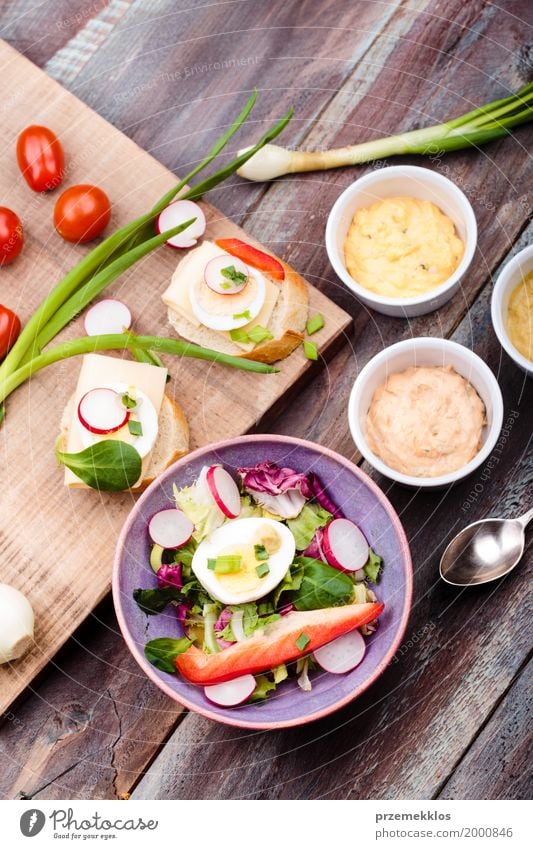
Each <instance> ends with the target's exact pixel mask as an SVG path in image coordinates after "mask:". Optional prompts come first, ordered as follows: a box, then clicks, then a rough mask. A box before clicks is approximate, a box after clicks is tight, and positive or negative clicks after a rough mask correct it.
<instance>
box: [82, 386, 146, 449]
mask: <svg viewBox="0 0 533 849" xmlns="http://www.w3.org/2000/svg"><path fill="white" fill-rule="evenodd" d="M99 389H110V390H112V391H113V392H115V393H116V404H117V408H121V409H123V410H125V409H126V408H125V407H124V404H123V402H122V396H123V395H124V394H126V393H127V394H128V395H130V396H131V397H134V399H135V401H136V406H135V407H134V408H133V409H130V410H129V412H130V415H129V417H128V420H127V421H126V422H125V424H124V425H123V426H122V427H120V428H118V429H114V430H113V431H110V432H108V433H105V432H102V433H95V432H94V431H93V430H89V429H88V428H87V427H85V426H84V425H83V423H82V421H81V420H80V417H79V416H78V419H77V421H78V427H79V433H80V438H81V442H82V445H83V447H84V448H89V446H90V445H94V444H95V443H96V442H101V441H102V440H103V439H116V440H119V441H120V442H127V443H128V444H129V445H133V447H134V448H135V450H136V451H137V452H138V453H139V454H140V456H141V457H146V455H147V454H149V453H150V451H151V450H152V448H153V447H154V444H155V441H156V439H157V434H158V430H159V420H158V415H157V413H156V409H155V407H154V405H153V404H152V402H151V401H150V399H149V397H148V396H147V395H146V394H145V393H144V392H142V390H140V389H138V388H137V387H131V386H128V385H127V384H126V383H113V384H109V385H104V386H102V387H99Z"/></svg>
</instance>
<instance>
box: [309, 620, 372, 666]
mask: <svg viewBox="0 0 533 849" xmlns="http://www.w3.org/2000/svg"><path fill="white" fill-rule="evenodd" d="M365 651H366V644H365V641H364V639H363V637H362V636H361V634H360V632H359V631H348V633H347V634H343V635H342V637H337V639H336V640H333V642H331V643H326V645H325V646H320V648H319V649H315V651H314V652H313V655H314V658H315V660H316V662H317V663H318V665H319V666H321V667H322V669H324V670H325V671H326V672H332V673H333V674H334V675H341V674H342V673H343V672H350V671H351V670H352V669H355V667H356V666H359V664H360V663H361V661H362V659H363V658H364V656H365Z"/></svg>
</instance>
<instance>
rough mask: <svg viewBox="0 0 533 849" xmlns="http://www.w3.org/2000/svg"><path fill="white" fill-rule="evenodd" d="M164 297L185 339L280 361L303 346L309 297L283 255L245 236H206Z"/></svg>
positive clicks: (181, 265) (179, 269)
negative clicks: (247, 240)
mask: <svg viewBox="0 0 533 849" xmlns="http://www.w3.org/2000/svg"><path fill="white" fill-rule="evenodd" d="M163 301H164V303H165V304H166V305H167V306H168V316H169V320H170V323H171V324H172V326H173V327H174V329H175V330H176V332H177V333H178V334H179V335H180V336H181V337H183V338H184V339H187V340H188V341H190V342H196V343H197V344H200V345H205V346H207V347H209V348H212V349H214V350H215V351H220V352H222V353H225V354H232V355H234V356H239V357H245V358H250V359H254V360H258V361H260V362H264V363H274V362H276V361H277V360H282V359H285V357H288V356H289V354H291V353H292V352H293V351H294V350H295V348H297V347H298V346H299V345H301V343H302V340H303V338H304V330H305V326H306V321H307V312H308V302H309V296H308V291H307V285H306V283H305V281H304V280H303V279H302V278H301V277H300V275H299V274H297V273H296V272H295V271H293V270H292V269H291V268H290V267H289V266H288V265H286V264H285V263H284V262H282V261H281V260H278V259H276V258H275V257H273V256H271V255H270V254H267V253H265V252H264V251H261V250H259V249H258V248H256V247H254V246H252V245H249V244H247V243H245V242H242V241H241V240H240V239H220V240H218V241H216V242H211V241H208V240H204V241H203V242H202V243H201V244H200V245H199V246H198V247H195V248H193V249H192V250H190V251H189V252H188V253H187V254H186V255H185V256H184V257H183V259H181V260H180V262H179V263H178V266H177V268H176V271H175V272H174V274H173V276H172V280H171V283H170V286H169V287H168V289H167V290H166V292H165V293H164V295H163Z"/></svg>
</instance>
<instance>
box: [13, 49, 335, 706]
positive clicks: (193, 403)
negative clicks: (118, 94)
mask: <svg viewBox="0 0 533 849" xmlns="http://www.w3.org/2000/svg"><path fill="white" fill-rule="evenodd" d="M0 69H1V71H0V73H1V76H2V82H3V90H4V92H7V94H6V96H5V97H4V98H3V100H2V102H1V103H0V113H1V120H0V144H1V159H0V205H3V206H8V207H10V208H12V209H14V210H15V211H16V212H17V213H18V215H19V216H20V218H21V220H22V222H23V226H24V229H25V235H26V245H25V249H24V252H23V254H22V255H21V257H19V259H18V260H17V261H16V262H15V263H14V264H13V265H12V266H10V267H8V268H3V269H1V270H0V302H1V303H4V304H5V305H7V306H9V307H10V308H11V309H14V310H15V311H16V312H17V313H18V314H19V315H20V317H21V319H22V321H23V322H24V321H25V320H26V319H27V318H28V316H29V315H30V314H31V313H32V312H33V311H34V309H35V307H36V306H37V304H38V303H39V302H40V300H41V299H42V298H43V296H44V295H45V294H46V292H47V291H48V290H49V289H50V288H51V287H52V286H53V285H54V284H55V283H56V282H57V281H58V280H59V279H60V278H61V277H62V276H63V275H64V274H65V273H66V271H67V270H68V269H69V268H70V267H71V266H72V265H73V264H74V263H75V262H77V261H78V260H79V258H81V257H82V256H83V255H84V253H85V252H86V250H87V248H84V247H76V246H73V245H69V244H67V243H66V242H64V241H63V240H62V239H61V238H60V237H59V236H58V235H57V234H56V233H55V231H54V228H53V224H52V214H53V207H54V203H55V200H56V199H57V196H58V192H57V191H56V192H54V193H50V194H46V195H37V194H34V193H33V192H31V191H30V189H29V188H28V186H27V185H26V183H25V182H24V181H23V179H22V177H21V175H20V173H19V170H18V168H17V164H16V158H15V145H16V139H17V136H18V134H19V132H20V131H21V130H22V129H23V128H24V127H26V126H27V125H29V124H44V125H46V126H49V127H51V128H52V129H53V130H54V131H55V132H56V133H57V135H58V136H59V137H60V139H61V141H62V143H63V146H64V149H65V157H66V177H65V180H64V183H63V187H67V186H68V185H74V184H76V183H96V184H97V185H99V186H101V187H102V188H103V189H105V191H106V192H107V193H108V195H109V197H110V199H111V202H112V204H113V217H112V223H111V226H110V229H114V228H117V227H119V226H122V225H123V224H125V223H126V222H127V221H129V220H131V219H133V218H135V217H136V216H137V215H139V214H141V213H143V212H145V211H146V210H147V209H149V208H150V207H151V206H152V205H153V203H154V202H155V201H156V200H157V199H158V198H159V197H160V196H161V195H162V194H163V193H164V192H166V191H167V190H168V189H169V188H171V187H172V185H174V184H175V181H176V177H175V176H174V175H173V174H172V173H171V172H170V171H168V170H167V169H166V168H164V167H163V166H162V165H161V164H160V163H159V162H157V161H156V160H155V159H153V158H152V157H151V156H150V155H149V154H148V153H146V152H145V151H143V150H141V149H140V148H139V147H137V145H136V144H134V142H132V141H131V140H130V139H128V138H127V137H126V136H124V135H123V134H122V133H120V132H119V131H118V130H116V129H115V128H114V127H112V126H111V125H110V124H108V123H107V122H106V121H104V120H103V119H102V118H100V117H99V116H98V115H97V114H96V113H95V112H93V111H92V110H91V109H89V108H88V107H87V106H85V105H84V104H83V103H81V101H79V100H78V99H77V98H76V97H74V96H73V95H72V94H70V93H69V92H68V91H66V90H65V89H63V88H62V87H61V86H60V85H58V84H57V83H56V82H54V81H53V80H51V79H50V78H49V77H47V76H46V74H44V73H43V72H42V71H41V70H40V69H39V68H37V67H35V66H34V65H33V64H31V62H29V61H28V60H27V59H25V58H24V57H23V56H21V55H20V54H19V53H17V52H16V51H14V50H13V49H12V48H10V47H9V46H8V45H7V44H5V43H4V42H1V41H0ZM204 153H205V151H204V150H201V149H198V150H194V151H191V159H196V158H200V157H201V156H202V155H203V154H204ZM204 208H205V211H206V214H207V217H208V222H209V227H208V233H207V235H208V236H210V237H222V236H240V237H241V238H245V236H244V233H243V232H242V230H241V229H240V228H239V227H237V226H236V225H235V224H233V223H232V222H231V221H229V220H228V219H227V218H225V217H224V216H223V215H222V213H220V212H219V211H218V210H216V209H215V208H214V207H212V206H210V205H209V204H205V206H204ZM246 238H248V237H246ZM248 241H250V239H249V238H248ZM177 258H178V254H177V252H176V251H173V250H170V249H167V248H164V247H163V248H161V249H160V250H159V251H158V252H156V253H153V254H151V255H150V256H149V257H147V258H145V260H143V261H142V262H140V263H138V264H137V265H136V266H135V267H134V269H133V270H131V271H130V272H129V273H127V274H126V275H124V276H123V277H122V278H121V279H119V280H118V281H116V282H115V284H114V285H113V286H112V287H111V288H110V289H109V292H112V293H114V294H115V295H116V296H117V297H120V298H122V299H123V300H124V301H126V303H127V304H128V305H129V307H130V308H131V310H132V313H133V315H134V317H135V327H134V329H135V330H136V331H137V332H139V333H159V334H161V335H169V336H171V335H172V332H171V328H170V327H169V325H168V322H167V318H166V308H165V307H164V305H163V303H162V301H161V293H162V292H163V290H164V289H165V288H166V285H167V283H168V281H169V279H170V276H171V274H172V272H173V270H174V268H175V265H176V262H177ZM315 312H321V313H323V315H324V317H325V319H326V324H325V328H324V329H323V330H322V331H320V333H318V334H316V336H314V337H313V339H314V340H316V342H317V344H318V346H319V349H320V351H321V354H322V355H325V354H327V351H328V349H329V351H330V352H331V351H332V350H333V348H334V343H335V341H336V340H338V339H339V337H340V336H341V335H342V333H343V332H344V331H345V330H346V328H347V327H348V325H349V324H350V321H351V319H350V317H349V316H348V315H347V314H346V313H344V312H343V311H342V310H340V309H339V308H338V307H337V306H336V305H335V304H333V303H332V302H331V301H330V300H328V298H326V297H325V296H324V295H323V294H321V293H320V292H319V291H317V290H316V289H314V288H312V287H310V314H313V313H315ZM83 334H84V331H83V326H82V323H81V321H80V320H79V319H78V320H77V321H76V322H74V323H73V325H71V326H70V327H69V328H68V330H67V331H66V332H65V333H64V334H62V338H70V337H73V336H81V335H83ZM166 363H167V365H168V366H169V369H170V373H171V375H172V382H171V383H169V391H170V392H171V394H173V395H174V396H175V397H176V398H177V399H178V400H179V402H180V404H181V405H182V407H183V409H184V411H185V413H186V415H187V417H188V420H189V424H190V428H191V447H193V448H194V447H198V446H201V445H204V444H207V443H209V442H213V441H216V440H219V439H224V438H226V437H232V436H237V435H239V434H243V433H246V432H247V431H248V430H250V428H252V427H253V426H254V425H255V424H256V423H257V422H258V421H259V420H260V419H261V417H262V416H263V415H264V414H265V413H266V412H267V411H268V410H269V409H270V408H272V406H273V405H274V404H277V403H278V402H282V399H283V398H284V396H286V395H287V393H288V391H289V390H290V388H291V387H292V386H294V384H295V382H296V381H298V380H300V379H301V378H303V377H304V375H305V372H306V370H308V369H309V367H310V363H309V361H308V360H306V359H305V357H304V355H303V352H302V351H301V350H298V351H296V352H295V353H294V354H293V355H292V356H291V357H290V358H289V359H288V360H285V361H284V362H283V363H282V364H281V371H280V373H279V374H275V375H256V374H245V373H244V372H239V371H234V370H231V369H224V368H222V367H220V366H216V365H213V364H211V363H202V362H200V361H196V360H192V359H183V360H181V361H178V360H176V359H174V360H173V359H172V358H168V357H167V358H166ZM79 367H80V362H79V360H76V359H72V360H70V361H63V362H61V363H58V364H57V365H54V366H51V367H49V368H48V369H46V370H43V371H42V372H41V373H39V374H38V375H36V376H35V377H34V378H33V379H32V380H31V381H30V382H28V383H26V384H25V385H23V386H22V387H20V389H19V390H18V391H17V392H16V393H15V394H14V395H13V396H11V397H10V398H9V401H8V405H7V417H6V421H5V423H4V426H3V427H2V429H1V430H0V446H1V459H2V466H1V468H2V488H1V493H2V494H1V518H0V581H1V582H4V583H8V584H12V585H13V586H15V587H18V588H19V589H21V590H22V591H24V592H25V593H26V594H27V595H28V597H29V599H30V600H31V602H32V605H33V607H34V610H35V614H36V630H35V646H34V648H33V650H32V651H31V652H30V653H29V654H28V655H26V657H24V658H23V659H21V660H19V661H18V662H16V663H14V664H12V665H11V666H9V665H3V666H2V667H0V707H1V710H2V712H3V711H5V710H6V708H7V707H8V705H9V704H10V703H11V702H12V701H13V700H14V699H15V698H16V697H17V696H18V695H19V694H20V693H21V692H22V691H23V690H24V689H25V688H26V687H27V686H28V685H29V684H30V683H31V681H32V680H33V678H34V677H35V675H36V674H37V673H38V672H39V671H40V670H41V669H42V668H43V667H44V666H45V664H46V663H48V662H49V661H50V660H51V658H52V657H53V656H54V655H55V653H56V652H57V650H58V649H59V648H60V647H61V645H62V644H63V643H64V642H65V641H66V640H67V639H68V637H69V636H70V635H71V634H72V633H73V631H74V630H75V628H76V627H77V626H78V625H79V624H80V622H82V620H83V619H85V618H86V617H87V616H88V614H90V612H91V611H92V610H93V609H94V607H95V605H96V604H97V603H98V602H99V601H100V600H101V599H102V598H103V597H104V596H105V595H106V593H107V592H108V591H109V588H110V579H111V564H112V559H113V553H114V547H115V540H116V538H117V536H118V533H119V531H120V529H121V526H122V524H123V522H124V520H125V518H126V516H127V514H128V512H129V510H130V509H131V507H132V506H133V503H134V496H132V495H131V494H128V493H125V494H104V493H97V492H93V491H75V490H68V489H66V488H65V487H64V486H63V472H62V470H61V469H58V467H57V464H56V461H55V459H54V441H55V438H56V435H57V432H58V426H59V421H60V417H61V412H62V410H63V407H64V405H65V403H66V401H67V399H68V397H69V395H70V394H71V392H72V391H73V389H74V386H75V383H76V379H77V374H78V371H79ZM0 627H1V623H0ZM80 662H83V648H80Z"/></svg>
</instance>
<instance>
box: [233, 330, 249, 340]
mask: <svg viewBox="0 0 533 849" xmlns="http://www.w3.org/2000/svg"><path fill="white" fill-rule="evenodd" d="M229 335H230V337H231V339H232V340H233V342H249V341H250V340H249V338H248V333H247V332H246V330H245V329H244V327H237V328H236V329H235V330H230V332H229Z"/></svg>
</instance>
